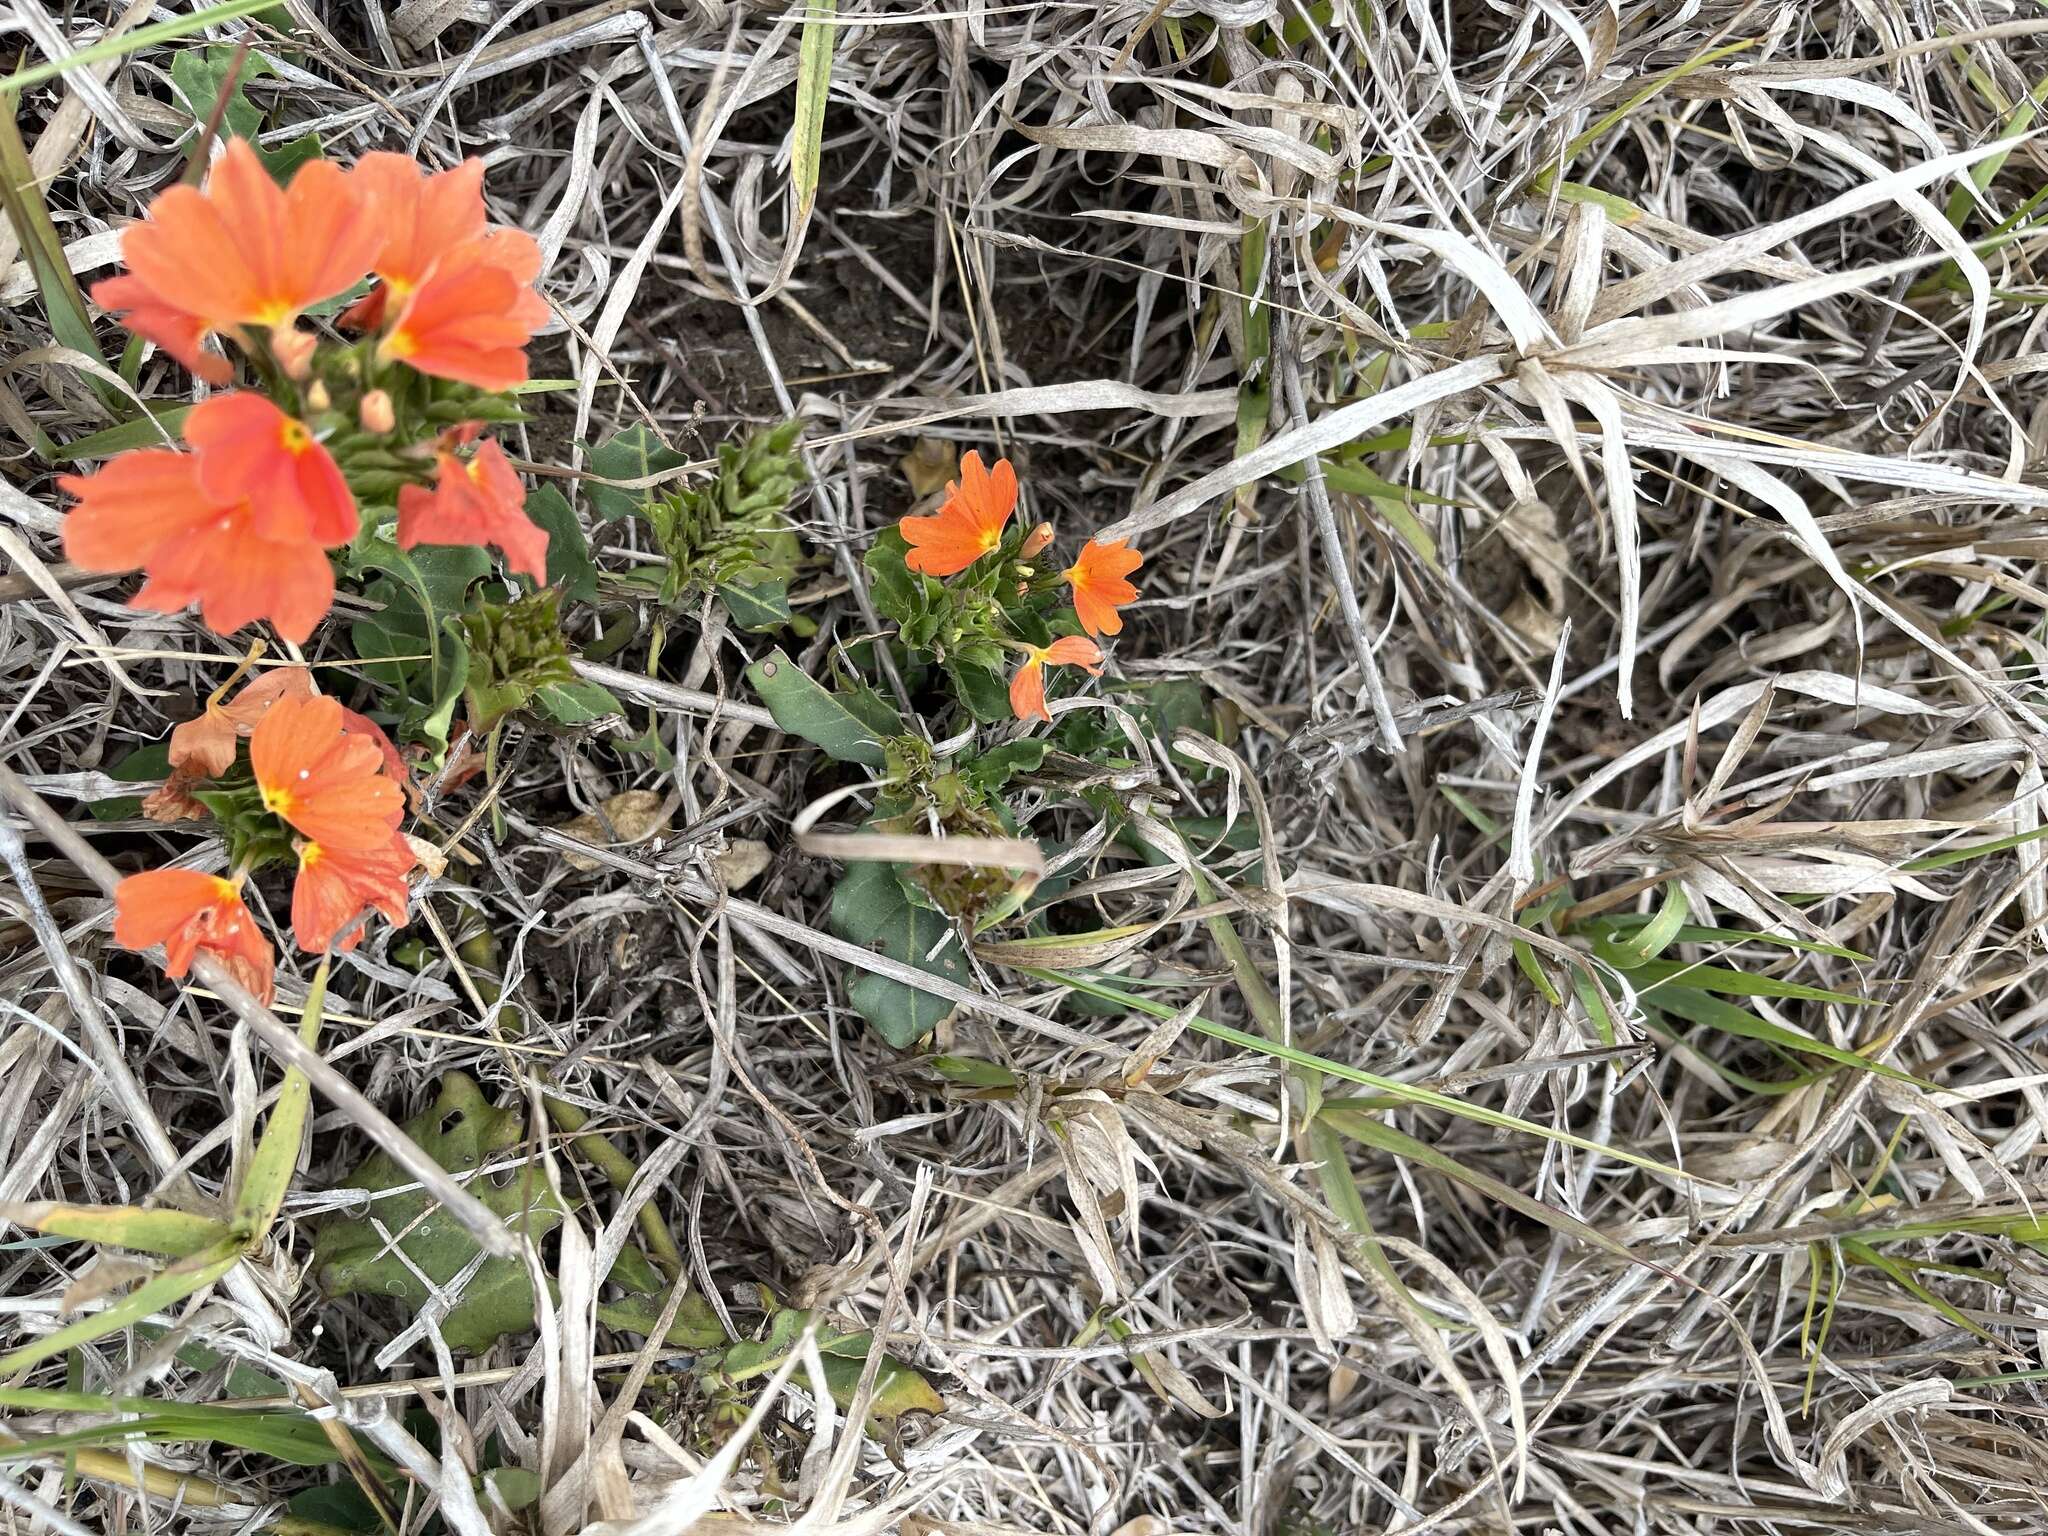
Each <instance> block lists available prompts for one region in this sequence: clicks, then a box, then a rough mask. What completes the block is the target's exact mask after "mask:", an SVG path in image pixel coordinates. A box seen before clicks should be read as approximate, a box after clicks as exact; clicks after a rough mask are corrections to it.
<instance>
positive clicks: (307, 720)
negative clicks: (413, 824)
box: [249, 694, 405, 853]
mask: <svg viewBox="0 0 2048 1536" xmlns="http://www.w3.org/2000/svg"><path fill="white" fill-rule="evenodd" d="M249 766H250V768H251V769H253V770H254V771H255V774H256V787H257V788H258V789H259V790H261V791H262V793H263V808H264V809H265V810H267V811H269V812H271V813H272V814H273V815H277V816H281V817H283V818H284V819H285V820H286V821H287V822H289V823H290V824H291V826H292V827H293V828H294V830H296V831H297V832H299V833H300V834H301V835H302V836H304V837H308V838H311V839H312V840H313V841H314V842H316V843H321V844H324V845H325V846H326V847H327V848H328V849H329V850H331V851H333V852H336V853H361V852H364V851H366V850H368V849H372V848H377V847H381V846H382V845H383V844H385V843H387V842H389V841H390V840H391V836H392V834H393V833H395V832H396V831H397V830H398V823H399V820H400V818H402V817H403V816H404V814H405V795H404V792H403V791H402V790H400V789H399V787H398V786H397V785H396V784H394V783H392V782H391V780H389V779H388V778H386V777H385V776H384V773H383V767H384V759H383V754H382V753H381V752H379V751H378V750H377V747H376V744H375V743H374V742H372V741H370V740H369V739H368V738H367V737H365V736H362V735H360V734H357V733H355V732H349V731H345V730H344V729H343V719H342V708H341V705H340V704H339V703H337V702H336V701H335V700H333V699H331V698H328V697H326V696H325V695H324V694H316V695H314V696H313V697H312V698H310V699H290V698H281V699H279V700H278V701H277V702H276V703H274V704H272V705H271V706H270V708H269V709H268V710H267V711H265V712H264V716H263V718H262V719H261V720H259V721H258V722H257V723H256V731H255V734H254V735H253V736H252V737H251V738H250V740H249Z"/></svg>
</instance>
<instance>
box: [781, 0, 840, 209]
mask: <svg viewBox="0 0 2048 1536" xmlns="http://www.w3.org/2000/svg"><path fill="white" fill-rule="evenodd" d="M837 9H838V0H810V4H809V6H808V8H807V10H806V13H805V17H804V35H803V41H802V43H800V44H799V45H798V48H797V62H796V120H795V122H794V123H793V124H792V125H791V127H790V130H789V142H790V154H789V180H790V185H791V186H792V187H793V188H794V189H795V191H796V219H797V223H798V224H802V222H803V221H804V220H805V219H807V218H809V217H810V213H811V206H812V204H813V203H815V202H816V201H817V197H818V152H819V149H820V147H821V146H822V145H823V143H824V139H825V102H826V99H827V97H828V96H829V95H830V93H831V89H832V48H833V44H834V43H835V42H836V41H837V40H838V35H839V28H838V26H837V25H836V24H835V23H834V22H833V19H832V17H833V13H834V12H835V11H836V10H837Z"/></svg>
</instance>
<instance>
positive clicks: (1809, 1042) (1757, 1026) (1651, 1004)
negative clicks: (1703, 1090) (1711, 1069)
mask: <svg viewBox="0 0 2048 1536" xmlns="http://www.w3.org/2000/svg"><path fill="white" fill-rule="evenodd" d="M1636 998H1637V1001H1638V1002H1640V1003H1641V1004H1642V1005H1643V1006H1644V1007H1645V1008H1655V1009H1657V1010H1658V1011H1659V1012H1661V1013H1672V1014H1676V1015H1678V1017H1679V1018H1681V1019H1687V1020H1690V1021H1691V1022H1692V1023H1695V1024H1704V1025H1706V1026H1707V1027H1708V1028H1709V1029H1716V1030H1719V1031H1720V1032H1721V1033H1722V1034H1724V1035H1734V1036H1735V1037H1736V1038H1738V1039H1741V1040H1757V1041H1761V1042H1763V1043H1764V1044H1766V1045H1774V1046H1776V1047H1777V1048H1778V1049H1779V1050H1781V1051H1786V1052H1791V1053H1798V1054H1804V1055H1807V1056H1818V1057H1820V1058H1821V1059H1822V1060H1823V1061H1832V1062H1834V1063H1835V1064H1836V1065H1837V1066H1843V1067H1855V1068H1858V1069H1859V1070H1861V1071H1864V1072H1875V1073H1877V1074H1878V1076H1880V1077H1888V1078H1891V1079H1892V1080H1893V1081H1894V1082H1900V1083H1911V1084H1913V1085H1914V1086H1915V1087H1917V1088H1923V1089H1928V1090H1929V1091H1930V1092H1931V1091H1932V1088H1931V1085H1930V1084H1927V1083H1923V1082H1921V1081H1920V1079H1918V1078H1917V1077H1914V1076H1913V1075H1912V1074H1910V1073H1907V1072H1901V1071H1899V1070H1898V1069H1897V1068H1895V1067H1888V1066H1885V1065H1884V1064H1883V1063H1881V1062H1875V1061H1872V1060H1870V1059H1869V1058H1868V1057H1867V1056H1859V1055H1857V1054H1856V1052H1854V1051H1848V1050H1844V1049H1842V1047H1840V1046H1838V1045H1831V1044H1829V1043H1828V1042H1827V1041H1825V1040H1816V1039H1814V1038H1813V1036H1811V1035H1802V1034H1800V1033H1799V1032H1798V1031H1797V1030H1793V1029H1787V1028H1785V1027H1784V1026H1783V1025H1782V1024H1773V1023H1771V1022H1770V1021H1769V1020H1767V1019H1762V1018H1759V1017H1758V1016H1757V1015H1755V1014H1753V1013H1751V1012H1749V1011H1748V1010H1747V1009H1745V1008H1738V1007H1736V1006H1735V1005H1734V1004H1733V1003H1724V1002H1722V1001H1721V1000H1720V999H1719V998H1718V997H1710V996H1709V995H1708V994H1707V993H1705V992H1699V991H1694V990H1693V989H1692V988H1690V987H1681V986H1675V985H1672V984H1671V983H1668V982H1667V983H1665V984H1664V985H1662V986H1653V987H1648V988H1645V989H1644V990H1643V991H1641V992H1639V993H1638V994H1636Z"/></svg>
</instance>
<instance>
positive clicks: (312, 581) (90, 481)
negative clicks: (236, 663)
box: [57, 448, 334, 644]
mask: <svg viewBox="0 0 2048 1536" xmlns="http://www.w3.org/2000/svg"><path fill="white" fill-rule="evenodd" d="M57 484H58V485H59V487H61V488H62V489H63V491H64V492H65V493H66V494H67V495H70V496H75V497H77V498H78V505H77V506H75V507H73V508H72V509H71V510H70V512H69V513H68V514H66V516H65V518H64V553H65V555H66V557H67V558H69V559H70V560H71V561H73V562H74V563H75V564H78V565H81V566H83V567H85V568H86V569H87V570H89V571H103V572H108V573H112V572H116V571H132V570H135V569H137V568H138V567H140V568H142V569H143V570H145V571H147V572H148V576H149V579H148V580H147V581H145V582H144V583H143V585H142V590H141V591H139V592H137V593H136V594H135V596H134V597H133V598H131V599H129V605H130V606H131V607H135V608H148V609H152V610H154V611H156V612H159V613H176V612H177V611H178V610H179V609H181V608H185V607H187V606H189V605H191V604H192V603H195V602H196V603H198V604H199V607H200V613H201V615H202V616H203V617H204V618H205V620H206V623H207V625H208V627H210V628H211V629H213V630H214V631H215V632H217V633H219V634H223V635H225V634H229V633H231V632H233V631H234V630H237V629H240V628H241V627H242V626H243V625H244V624H250V623H253V622H255V621H256V620H257V619H264V618H267V619H269V620H270V621H271V622H272V623H274V624H275V625H276V626H277V630H278V633H279V634H281V635H283V636H284V637H285V638H286V639H288V640H290V641H292V642H294V643H295V644H296V643H299V642H302V641H304V640H306V639H308V638H309V637H310V636H311V635H312V633H313V626H314V625H316V624H318V623H319V622H320V620H321V619H322V618H323V617H324V616H325V615H326V613H327V610H328V609H329V608H330V607H332V606H333V603H334V572H333V570H332V568H331V567H330V566H329V565H328V563H327V556H326V555H325V554H324V553H323V552H322V551H321V548H320V546H319V545H318V544H316V543H312V542H310V541H308V540H306V539H273V538H269V537H266V536H265V534H264V532H263V528H262V525H261V523H260V522H259V520H258V519H257V517H256V514H255V511H254V509H252V508H251V507H250V505H249V503H248V502H247V501H246V500H240V501H231V502H230V501H223V500H222V499H221V498H219V497H216V496H210V495H208V494H207V493H206V491H205V489H204V488H203V487H202V486H201V484H200V476H199V459H198V456H197V455H195V454H189V453H175V452H173V451H171V450H169V449H163V448H145V449H138V450H137V451H135V452H133V453H124V454H122V455H121V456H120V457H119V458H117V459H115V460H113V461H112V462H111V463H109V464H108V465H107V466H106V467H105V468H104V469H101V470H99V471H98V472H96V473H94V474H90V475H64V476H61V477H59V479H58V481H57Z"/></svg>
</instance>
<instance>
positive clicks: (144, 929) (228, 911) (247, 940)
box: [114, 869, 273, 1003]
mask: <svg viewBox="0 0 2048 1536" xmlns="http://www.w3.org/2000/svg"><path fill="white" fill-rule="evenodd" d="M114 942H115V943H116V944H119V945H120V946H121V947H122V948H123V949H148V948H149V947H150V946H151V945H152V944H161V945H163V947H164V970H165V971H167V972H168V973H169V974H171V975H172V976H183V975H184V974H185V973H186V972H187V971H188V970H190V969H191V968H192V957H193V955H195V954H196V953H197V952H198V951H200V950H202V949H210V950H212V951H214V953H216V954H218V955H219V956H220V957H221V958H222V959H223V960H224V961H226V962H227V964H228V966H229V967H230V968H231V969H232V970H233V971H234V973H235V975H236V977H237V978H238V979H239V980H240V981H241V982H242V985H244V986H245V987H247V988H248V989H249V990H250V991H251V992H254V993H255V994H256V996H257V997H258V998H260V999H261V1000H262V1001H264V1002H266V1003H267V1002H269V1001H270V998H271V972H272V965H273V960H272V957H271V952H270V941H269V940H267V939H265V938H264V937H263V934H262V931H261V930H260V929H258V928H257V926H256V919H255V918H253V917H251V916H250V915H249V909H248V908H247V907H245V906H243V905H242V887H241V882H240V881H237V880H223V879H221V878H220V876H218V875H205V874H201V873H200V872H199V871H198V870H196V869H152V870H149V871H147V872H145V873H143V874H139V875H130V876H128V878H127V879H125V880H123V881H122V882H121V883H120V884H119V885H117V886H116V887H114Z"/></svg>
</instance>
